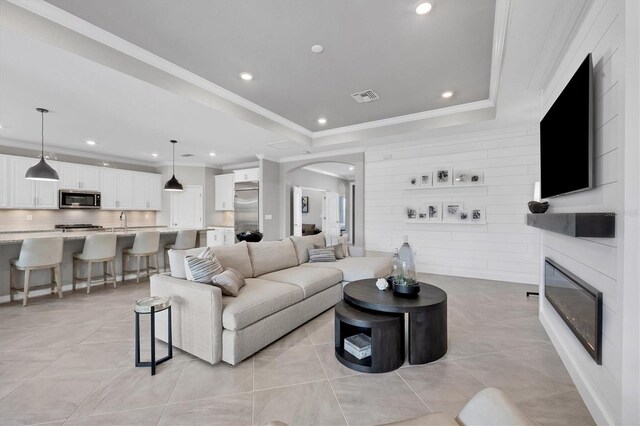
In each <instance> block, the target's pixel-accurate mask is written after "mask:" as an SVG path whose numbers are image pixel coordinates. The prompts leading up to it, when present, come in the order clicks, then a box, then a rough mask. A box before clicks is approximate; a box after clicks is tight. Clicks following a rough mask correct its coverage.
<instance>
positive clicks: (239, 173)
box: [233, 167, 260, 182]
mask: <svg viewBox="0 0 640 426" xmlns="http://www.w3.org/2000/svg"><path fill="white" fill-rule="evenodd" d="M233 174H234V175H235V181H236V182H250V181H258V180H260V169H259V168H258V167H256V168H254V169H242V170H234V171H233Z"/></svg>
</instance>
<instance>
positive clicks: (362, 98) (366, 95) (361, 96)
mask: <svg viewBox="0 0 640 426" xmlns="http://www.w3.org/2000/svg"><path fill="white" fill-rule="evenodd" d="M351 97H352V98H353V99H355V100H356V102H357V103H359V104H361V103H365V102H372V101H376V100H378V99H380V96H378V94H377V93H376V92H374V91H373V90H365V91H364V92H358V93H354V94H352V95H351Z"/></svg>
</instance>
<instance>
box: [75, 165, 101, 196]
mask: <svg viewBox="0 0 640 426" xmlns="http://www.w3.org/2000/svg"><path fill="white" fill-rule="evenodd" d="M80 189H84V190H87V191H99V190H100V170H99V169H98V168H97V167H95V166H80Z"/></svg>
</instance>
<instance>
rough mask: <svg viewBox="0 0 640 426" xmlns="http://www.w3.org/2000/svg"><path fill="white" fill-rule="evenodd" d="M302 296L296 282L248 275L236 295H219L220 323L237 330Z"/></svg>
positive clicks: (296, 300) (228, 328)
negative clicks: (277, 280) (220, 301)
mask: <svg viewBox="0 0 640 426" xmlns="http://www.w3.org/2000/svg"><path fill="white" fill-rule="evenodd" d="M303 298H304V292H303V291H302V289H301V288H300V287H298V286H295V285H292V284H285V283H280V282H275V281H269V280H263V279H261V278H249V279H247V280H246V285H245V286H244V287H242V289H240V293H238V297H229V296H222V326H223V327H224V328H226V329H227V330H241V329H243V328H245V327H247V326H249V325H251V324H253V323H254V322H257V321H260V320H261V319H263V318H266V317H268V316H269V315H272V314H274V313H276V312H278V311H281V310H282V309H284V308H286V307H288V306H291V305H293V304H295V303H298V302H300V301H301V300H302V299H303Z"/></svg>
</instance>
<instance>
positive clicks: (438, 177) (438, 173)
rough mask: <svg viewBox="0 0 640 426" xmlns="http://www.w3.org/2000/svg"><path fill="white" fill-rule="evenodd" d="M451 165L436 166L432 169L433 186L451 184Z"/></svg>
mask: <svg viewBox="0 0 640 426" xmlns="http://www.w3.org/2000/svg"><path fill="white" fill-rule="evenodd" d="M451 173H452V170H451V167H438V168H437V169H435V170H434V171H433V186H451V185H452V182H453V176H452V175H451Z"/></svg>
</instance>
